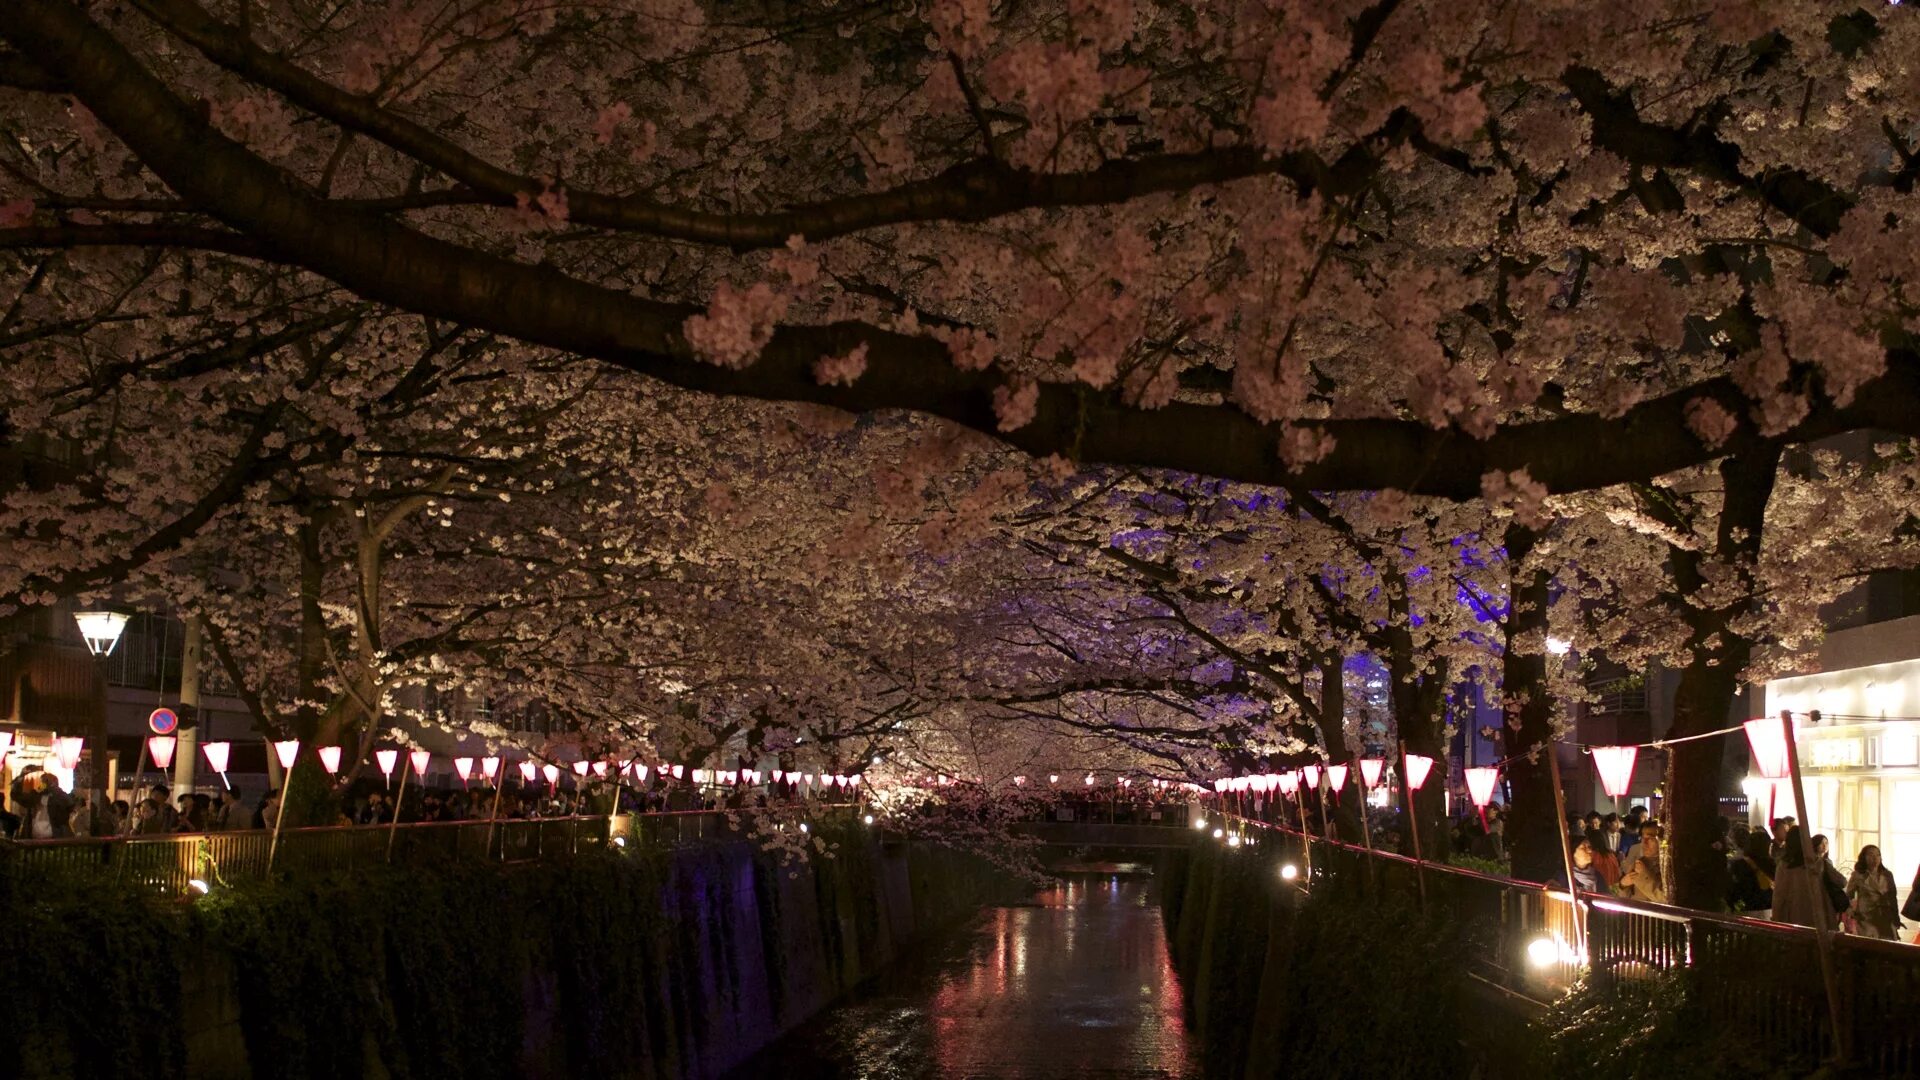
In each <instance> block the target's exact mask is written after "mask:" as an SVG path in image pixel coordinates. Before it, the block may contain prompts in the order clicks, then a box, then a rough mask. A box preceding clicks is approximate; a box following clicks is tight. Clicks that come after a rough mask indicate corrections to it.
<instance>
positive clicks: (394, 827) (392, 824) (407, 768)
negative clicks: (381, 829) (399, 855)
mask: <svg viewBox="0 0 1920 1080" xmlns="http://www.w3.org/2000/svg"><path fill="white" fill-rule="evenodd" d="M412 771H413V761H412V758H410V757H409V756H408V755H406V754H404V753H403V754H401V755H400V794H398V795H395V796H394V797H393V817H392V819H391V820H389V821H388V822H387V862H389V863H391V862H393V838H394V837H395V836H398V835H399V833H400V807H401V806H403V805H405V803H406V799H407V773H409V772H412Z"/></svg>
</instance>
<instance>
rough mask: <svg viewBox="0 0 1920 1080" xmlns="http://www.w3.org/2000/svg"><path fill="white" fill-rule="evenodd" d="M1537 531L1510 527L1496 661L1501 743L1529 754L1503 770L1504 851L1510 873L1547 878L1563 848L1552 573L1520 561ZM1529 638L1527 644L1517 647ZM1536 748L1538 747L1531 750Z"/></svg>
mask: <svg viewBox="0 0 1920 1080" xmlns="http://www.w3.org/2000/svg"><path fill="white" fill-rule="evenodd" d="M1535 539H1536V536H1535V534H1534V532H1533V530H1532V529H1529V528H1527V527H1526V526H1524V525H1517V524H1516V525H1512V526H1509V527H1508V529H1507V534H1506V540H1505V545H1506V549H1507V561H1508V566H1509V567H1510V568H1512V571H1513V573H1512V577H1511V578H1510V580H1509V585H1508V598H1509V600H1508V603H1509V607H1508V611H1507V624H1506V643H1505V645H1506V648H1505V656H1504V657H1503V658H1502V660H1501V664H1500V705H1501V714H1502V715H1501V721H1502V722H1501V725H1500V736H1501V738H1500V745H1501V746H1502V747H1503V748H1504V749H1505V751H1506V754H1507V756H1509V757H1512V756H1513V755H1516V754H1526V755H1527V756H1525V757H1518V758H1514V760H1512V761H1510V762H1508V764H1507V767H1506V769H1505V770H1504V772H1505V775H1506V778H1507V780H1508V782H1509V783H1510V784H1511V785H1512V790H1513V805H1512V806H1511V807H1509V808H1508V809H1509V810H1510V813H1509V814H1508V815H1507V857H1508V859H1509V861H1510V862H1511V864H1512V866H1513V874H1514V876H1515V877H1518V878H1523V879H1525V880H1527V881H1552V880H1554V879H1555V878H1558V877H1564V876H1565V875H1566V869H1565V867H1564V865H1563V864H1562V860H1561V852H1560V829H1562V828H1564V825H1563V823H1562V822H1561V821H1560V811H1559V809H1558V807H1557V805H1556V804H1555V802H1554V798H1553V771H1552V769H1550V768H1549V767H1548V765H1547V755H1548V754H1551V753H1553V737H1554V724H1553V714H1554V708H1553V698H1552V696H1551V695H1550V694H1549V693H1548V690H1547V654H1546V653H1545V652H1544V651H1543V650H1544V648H1545V644H1546V642H1545V634H1546V629H1547V589H1548V585H1549V583H1550V582H1551V580H1552V579H1551V575H1549V574H1548V573H1547V572H1546V571H1545V570H1542V569H1539V568H1528V567H1526V565H1525V562H1526V558H1527V556H1528V554H1530V553H1531V552H1532V551H1533V545H1534V541H1535ZM1521 641H1526V642H1528V643H1529V647H1530V649H1531V651H1526V650H1525V649H1522V648H1520V647H1516V642H1521ZM1536 748H1537V749H1538V752H1536V753H1528V751H1533V750H1536Z"/></svg>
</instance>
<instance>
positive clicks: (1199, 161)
mask: <svg viewBox="0 0 1920 1080" xmlns="http://www.w3.org/2000/svg"><path fill="white" fill-rule="evenodd" d="M135 6H137V7H138V8H139V9H140V10H141V11H143V12H144V13H146V14H147V15H148V16H149V17H150V18H152V19H153V20H154V21H155V22H158V23H159V24H160V25H161V26H163V27H165V28H166V29H167V30H169V31H171V32H172V33H174V34H175V35H177V36H179V37H180V39H181V40H183V41H186V42H187V43H189V44H191V45H192V46H194V47H195V48H196V49H198V50H199V51H200V52H201V53H202V54H203V55H205V56H206V57H207V58H208V59H209V60H212V61H213V62H214V63H216V64H219V65H221V66H222V67H225V68H226V69H228V70H229V71H232V72H234V73H235V74H237V75H241V76H243V77H245V78H247V79H249V80H252V81H254V82H256V83H258V84H260V85H261V86H264V87H267V88H269V89H271V90H274V91H276V92H278V93H280V94H282V95H284V96H285V97H286V98H287V99H288V100H289V101H292V102H293V103H294V104H296V105H299V106H300V107H302V108H305V109H308V110H310V111H312V112H314V113H316V114H318V115H320V116H322V117H325V118H326V119H328V120H330V121H332V122H333V123H336V124H339V125H340V126H341V127H344V128H347V129H348V130H351V131H356V132H359V133H360V134H363V135H366V136H368V137H370V138H372V139H375V140H377V141H379V142H381V143H382V144H384V145H386V146H388V147H390V148H392V149H394V150H397V151H399V152H400V153H402V154H405V155H406V156H408V157H410V158H413V159H415V160H417V161H420V162H423V163H425V164H427V165H429V166H431V167H433V168H435V169H437V170H439V171H440V172H442V173H444V174H445V175H447V176H449V177H451V178H453V179H454V180H455V181H457V182H458V183H461V184H464V185H466V186H467V187H470V188H472V189H473V190H474V191H476V192H480V193H483V194H484V195H485V196H486V197H487V198H488V199H489V200H490V201H492V202H493V203H494V204H495V205H499V206H513V205H515V203H516V201H517V200H519V199H522V198H524V197H526V196H527V195H529V194H532V193H535V192H538V191H540V190H541V189H542V187H543V186H544V185H543V184H542V183H541V181H539V180H537V179H535V178H533V177H530V176H523V175H520V174H517V173H514V172H511V171H509V170H506V169H502V168H499V167H498V166H495V165H493V164H491V163H489V162H487V161H484V160H482V159H481V158H479V157H478V156H476V155H474V154H472V153H470V152H468V151H467V150H465V149H463V148H461V147H459V146H457V145H455V144H454V143H452V142H450V141H448V140H447V139H444V138H442V137H441V136H439V135H438V134H435V133H434V132H432V131H430V130H428V129H427V128H426V127H424V126H422V125H420V124H416V123H414V122H413V121H411V120H408V119H406V118H404V117H401V116H399V115H397V114H395V113H393V112H391V111H390V110H387V109H383V108H381V107H380V106H379V105H378V104H376V103H375V102H374V101H372V100H370V99H369V98H366V97H363V96H360V95H355V94H349V93H347V92H346V91H344V90H341V89H339V88H338V87H336V86H334V85H333V84H331V83H329V82H327V81H326V80H324V79H321V78H319V77H318V76H315V75H313V74H311V73H310V72H307V71H306V70H304V69H302V68H300V67H299V66H297V65H295V64H293V63H291V62H290V61H287V60H285V59H284V58H282V57H280V56H278V55H276V54H274V53H271V52H268V51H267V50H265V49H262V48H260V47H259V46H257V45H255V44H253V43H252V42H250V41H248V40H246V38H245V37H243V36H242V35H241V34H240V33H239V32H238V31H237V30H235V29H234V28H232V27H230V26H228V25H226V24H224V23H222V22H220V21H219V20H217V19H215V18H214V17H213V16H212V15H211V14H209V13H208V12H207V11H206V9H204V8H202V7H200V6H199V5H198V4H196V3H194V2H193V0H136V5H135ZM962 85H963V86H964V85H965V83H964V81H963V83H962ZM1275 173H1277V174H1280V175H1285V176H1290V177H1292V178H1293V179H1294V180H1295V181H1296V182H1298V183H1301V184H1302V185H1311V184H1312V183H1313V182H1314V179H1315V175H1314V173H1315V170H1314V169H1313V168H1312V162H1311V158H1310V156H1308V155H1297V154H1296V155H1287V156H1284V157H1279V158H1269V157H1267V156H1266V155H1264V154H1263V153H1262V152H1261V151H1260V150H1258V149H1256V148H1253V147H1231V148H1225V149H1219V150H1209V151H1204V152H1200V153H1192V154H1160V155H1155V156H1152V157H1144V158H1134V159H1125V160H1116V161H1110V162H1107V163H1106V164H1104V165H1102V166H1100V167H1099V168H1096V169H1092V170H1090V171H1087V172H1081V173H1040V172H1034V171H1032V170H1028V169H1018V168H1014V167H1012V166H1009V165H1006V164H1003V163H1001V162H1000V161H998V160H995V159H994V158H992V157H991V155H990V156H989V157H988V158H986V159H984V160H973V161H967V162H963V163H961V164H958V165H955V166H953V167H951V168H949V169H946V170H945V171H943V172H941V173H939V174H938V175H936V176H934V177H931V178H929V179H925V180H916V181H912V182H910V183H906V184H902V185H900V186H898V187H894V188H890V189H887V190H884V191H878V192H871V193H867V194H862V195H853V196H846V197H843V198H837V199H828V200H825V201H822V202H817V203H812V204H807V205H802V206H797V207H794V208H792V209H789V210H784V211H780V212H776V213H770V214H724V213H709V212H703V211H698V210H688V209H684V208H679V207H673V206H669V205H666V204H663V203H659V202H656V201H653V200H651V199H644V198H638V197H629V196H618V195H607V194H604V193H600V192H594V191H588V190H584V189H577V188H571V187H570V188H568V189H567V193H566V194H567V218H568V220H569V221H571V222H573V223H575V224H580V225H589V226H594V227H596V228H604V229H615V230H620V231H625V232H639V233H646V234H648V235H652V236H658V237H661V238H664V239H671V240H681V241H686V242H689V243H700V244H715V245H720V246H724V247H729V248H733V249H736V250H742V251H745V250H753V249H757V248H774V247H780V246H781V245H784V244H785V243H786V242H787V240H788V239H789V238H790V237H793V236H804V237H806V238H807V239H808V240H811V241H815V242H818V241H821V240H826V239H830V238H833V237H837V236H845V235H848V234H851V233H856V232H861V231H864V230H867V229H873V228H877V227H880V226H885V225H899V224H905V223H908V222H925V221H984V220H987V219H990V218H995V217H1001V216H1004V215H1007V214H1012V213H1016V212H1018V211H1021V210H1027V209H1032V208H1035V207H1049V206H1060V207H1065V206H1101V205H1108V204H1112V203H1119V202H1126V201H1128V200H1131V199H1137V198H1140V197H1142V196H1146V195H1152V194H1157V193H1160V192H1167V191H1184V190H1187V189H1189V188H1193V187H1199V186H1203V185H1207V184H1220V183H1226V182H1228V181H1232V180H1239V179H1244V178H1246V177H1250V176H1260V175H1268V174H1275Z"/></svg>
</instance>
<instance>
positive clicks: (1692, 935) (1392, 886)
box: [1225, 814, 1920, 1076]
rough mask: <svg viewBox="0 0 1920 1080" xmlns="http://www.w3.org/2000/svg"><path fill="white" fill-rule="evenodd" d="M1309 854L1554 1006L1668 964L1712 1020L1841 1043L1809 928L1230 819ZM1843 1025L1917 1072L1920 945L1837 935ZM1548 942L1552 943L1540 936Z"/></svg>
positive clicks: (1326, 870)
mask: <svg viewBox="0 0 1920 1080" xmlns="http://www.w3.org/2000/svg"><path fill="white" fill-rule="evenodd" d="M1225 817H1226V819H1227V822H1228V824H1229V827H1230V828H1234V827H1237V828H1238V829H1239V830H1240V831H1241V834H1242V835H1243V836H1246V835H1258V836H1259V837H1260V839H1261V840H1262V842H1263V843H1268V844H1277V845H1279V846H1281V848H1282V850H1283V851H1286V852H1290V853H1292V854H1293V855H1294V856H1295V857H1297V858H1301V859H1302V861H1305V862H1310V864H1311V866H1312V874H1311V878H1312V879H1321V878H1322V877H1324V876H1326V875H1338V876H1340V877H1342V878H1345V879H1346V880H1348V881H1359V882H1361V883H1362V884H1363V885H1364V886H1365V887H1368V888H1372V889H1375V890H1383V891H1385V890H1392V891H1397V892H1400V893H1401V894H1402V895H1406V896H1416V895H1424V896H1425V897H1426V902H1427V903H1428V904H1429V905H1431V906H1433V907H1435V908H1436V909H1438V910H1444V911H1447V912H1449V913H1450V915H1451V920H1452V922H1453V923H1454V925H1455V926H1457V928H1458V930H1459V932H1460V933H1461V934H1462V935H1463V937H1464V939H1465V940H1466V943H1467V946H1468V950H1469V955H1470V956H1471V957H1472V959H1473V962H1474V965H1475V968H1476V971H1475V974H1476V975H1477V976H1478V977H1479V978H1481V979H1483V980H1485V981H1487V982H1489V983H1491V984H1493V985H1495V986H1498V987H1500V988H1501V989H1503V990H1506V991H1508V992H1511V993H1514V994H1518V995H1521V996H1524V997H1527V998H1529V999H1531V1000H1533V1001H1535V1002H1539V1003H1542V1004H1544V1003H1547V1002H1550V1001H1552V1000H1553V999H1554V998H1555V997H1558V996H1559V995H1560V994H1562V993H1564V992H1565V991H1567V990H1568V989H1570V988H1571V987H1572V986H1573V985H1574V984H1575V983H1576V982H1578V981H1579V980H1580V979H1581V978H1582V977H1583V976H1586V977H1588V978H1590V979H1591V980H1592V981H1594V982H1595V983H1597V984H1598V985H1600V986H1602V987H1608V988H1611V987H1614V986H1617V985H1619V984H1620V983H1621V982H1622V981H1625V980H1633V979H1645V978H1649V977H1652V976H1654V975H1656V974H1660V973H1664V972H1670V971H1684V972H1686V987H1687V993H1688V995H1689V998H1690V1000H1692V1001H1693V1002H1695V1003H1696V1004H1697V1005H1698V1006H1699V1007H1700V1008H1701V1009H1702V1010H1704V1011H1705V1013H1706V1014H1707V1015H1708V1016H1709V1017H1711V1018H1712V1019H1713V1020H1714V1021H1716V1022H1719V1023H1725V1024H1728V1025H1737V1027H1736V1030H1740V1031H1743V1032H1750V1033H1753V1034H1754V1035H1755V1036H1757V1037H1761V1038H1764V1039H1765V1040H1766V1041H1767V1042H1768V1043H1769V1044H1770V1045H1773V1046H1777V1047H1782V1048H1790V1049H1792V1050H1793V1051H1795V1052H1798V1053H1802V1054H1805V1055H1808V1056H1810V1057H1816V1058H1818V1057H1825V1056H1827V1055H1829V1054H1830V1053H1831V1052H1832V1049H1833V1045H1834V1043H1833V1030H1832V1019H1831V1016H1830V1013H1829V1011H1828V1008H1827V1002H1826V996H1825V990H1824V987H1823V983H1822V980H1821V974H1820V961H1819V954H1818V951H1817V950H1818V942H1817V940H1816V935H1815V934H1814V931H1813V930H1812V928H1810V927H1804V926H1793V925H1788V924H1784V923H1774V922H1767V921H1764V920H1760V919H1750V918H1743V917H1740V916H1735V915H1723V914H1719V913H1716V912H1706V911H1695V910H1693V909H1690V908H1680V907H1673V906H1671V905H1667V904H1651V903H1646V902H1643V901H1637V900H1627V899H1621V898H1618V897H1614V896H1605V895H1598V894H1593V893H1586V892H1581V893H1579V894H1578V895H1575V894H1573V893H1570V892H1568V891H1567V890H1565V889H1560V888H1554V887H1550V886H1546V885H1541V884H1538V883H1534V882H1526V881H1518V880H1515V879H1513V878H1505V877H1497V876H1494V875H1491V874H1483V873H1480V872H1478V871H1474V870H1468V869H1466V868H1464V867H1457V866H1448V865H1445V864H1443V863H1434V862H1424V863H1419V862H1415V861H1414V860H1413V859H1410V858H1407V857H1406V856H1403V855H1399V854H1394V853H1391V852H1384V851H1378V850H1372V849H1368V848H1364V847H1360V846H1357V845H1353V844H1346V843H1342V842H1339V841H1334V840H1324V839H1321V838H1319V837H1308V836H1305V835H1303V834H1301V833H1299V832H1296V831H1294V830H1291V829H1285V828H1281V827H1278V826H1275V825H1272V824H1270V823H1267V822H1262V821H1256V820H1252V819H1246V818H1240V817H1238V816H1235V815H1230V814H1229V815H1225ZM1831 940H1832V943H1833V954H1834V961H1835V965H1836V967H1837V969H1838V970H1837V974H1838V977H1839V979H1838V981H1839V988H1840V1000H1841V1002H1842V1008H1841V1010H1840V1015H1841V1017H1842V1020H1841V1022H1842V1024H1844V1025H1845V1027H1846V1029H1847V1034H1848V1036H1849V1037H1848V1038H1847V1040H1846V1045H1847V1046H1848V1047H1849V1048H1850V1051H1851V1054H1850V1056H1851V1059H1852V1063H1853V1064H1855V1065H1860V1066H1866V1067H1871V1068H1872V1069H1874V1070H1876V1074H1877V1075H1888V1076H1906V1075H1915V1074H1920V1024H1915V1023H1914V1022H1913V1018H1914V1016H1915V1015H1916V1010H1920V946H1915V945H1908V944H1902V943H1900V942H1893V941H1882V940H1879V939H1875V938H1863V937H1857V936H1854V935H1851V934H1836V935H1834V936H1833V937H1832V939H1831ZM1543 943H1544V944H1543Z"/></svg>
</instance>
